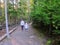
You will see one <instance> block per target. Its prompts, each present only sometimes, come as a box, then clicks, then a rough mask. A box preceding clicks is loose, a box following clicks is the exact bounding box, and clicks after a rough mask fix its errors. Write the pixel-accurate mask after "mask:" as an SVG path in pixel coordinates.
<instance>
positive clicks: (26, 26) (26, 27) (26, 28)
mask: <svg viewBox="0 0 60 45" xmlns="http://www.w3.org/2000/svg"><path fill="white" fill-rule="evenodd" d="M24 27H25V30H28V28H29V26H28V24H27V22H26V23H25V25H24Z"/></svg>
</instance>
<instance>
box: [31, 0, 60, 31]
mask: <svg viewBox="0 0 60 45" xmlns="http://www.w3.org/2000/svg"><path fill="white" fill-rule="evenodd" d="M33 9H34V10H32V12H31V17H32V21H33V23H35V24H37V25H36V26H38V25H39V23H40V22H41V21H42V22H43V24H44V25H45V26H47V25H51V24H52V26H53V27H54V28H55V29H59V30H60V1H59V0H48V1H47V0H34V5H33ZM53 27H52V28H53ZM52 31H53V30H52ZM55 32H56V31H55ZM57 32H59V31H57Z"/></svg>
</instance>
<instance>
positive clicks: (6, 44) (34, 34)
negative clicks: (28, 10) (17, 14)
mask: <svg viewBox="0 0 60 45" xmlns="http://www.w3.org/2000/svg"><path fill="white" fill-rule="evenodd" d="M45 42H46V39H45V38H44V37H41V35H40V33H39V32H38V31H37V30H35V29H34V28H32V27H31V26H30V28H29V30H27V31H26V30H23V31H22V30H21V28H20V26H18V28H17V29H16V30H15V31H14V32H13V33H12V34H11V36H10V38H9V39H7V38H6V39H4V40H3V41H2V42H0V45H45Z"/></svg>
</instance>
